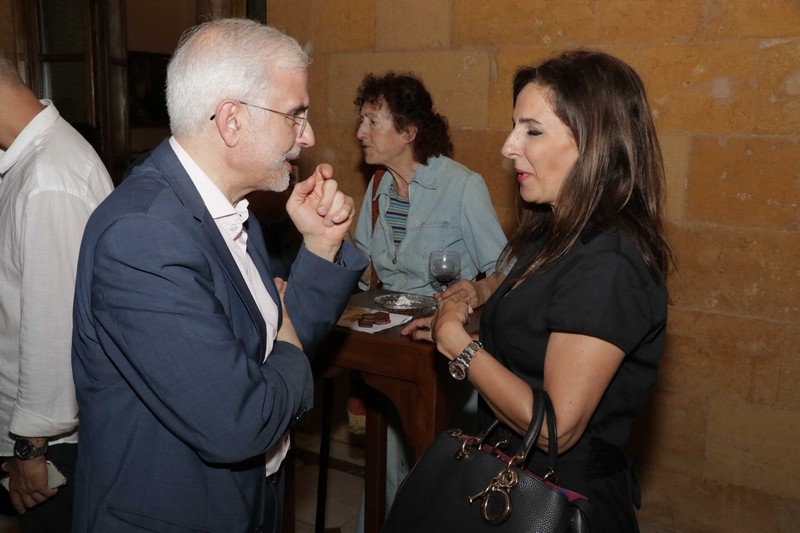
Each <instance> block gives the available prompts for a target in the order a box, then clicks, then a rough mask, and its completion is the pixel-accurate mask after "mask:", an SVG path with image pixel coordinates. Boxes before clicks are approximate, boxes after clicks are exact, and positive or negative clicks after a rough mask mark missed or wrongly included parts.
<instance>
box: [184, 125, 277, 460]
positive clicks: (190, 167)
mask: <svg viewBox="0 0 800 533" xmlns="http://www.w3.org/2000/svg"><path fill="white" fill-rule="evenodd" d="M169 144H170V146H171V147H172V149H173V151H174V152H175V155H176V156H177V157H178V160H179V161H180V162H181V165H183V168H184V170H186V172H187V174H189V178H191V180H192V183H194V186H195V187H196V188H197V192H199V193H200V196H201V197H202V199H203V203H204V204H205V206H206V209H208V212H209V213H210V214H211V217H212V218H213V219H214V222H216V224H217V229H219V232H220V234H221V235H222V238H223V239H224V240H225V243H226V244H227V245H228V249H229V250H230V252H231V255H232V256H233V259H234V260H235V261H236V265H237V266H238V267H239V271H240V272H241V273H242V277H243V278H244V280H245V283H247V288H248V289H250V294H251V295H252V296H253V299H254V300H255V301H256V304H257V305H258V309H259V311H261V316H262V317H263V318H264V321H265V322H266V325H267V345H266V351H265V353H264V358H263V361H266V360H267V357H269V354H270V352H271V351H272V345H273V343H274V342H275V337H276V336H277V334H278V305H277V303H276V302H275V301H273V300H272V297H271V296H270V295H269V292H267V289H266V287H265V286H264V281H263V280H262V279H261V276H260V275H259V273H258V270H257V269H256V265H255V263H253V259H252V258H251V257H250V254H248V253H247V232H245V231H244V228H243V224H244V223H245V222H246V221H247V218H248V216H249V212H248V211H247V206H248V205H249V204H248V201H247V200H240V201H239V202H237V203H236V205H235V206H234V205H232V204H231V203H230V201H228V199H227V198H226V197H225V195H224V194H223V193H222V191H220V190H219V187H217V186H216V185H215V184H214V182H213V181H211V179H210V178H209V177H208V175H206V173H205V172H203V169H201V168H200V166H199V165H198V164H197V163H196V162H195V161H194V160H193V159H192V157H191V156H190V155H189V154H188V153H187V152H186V150H184V149H183V147H182V146H181V145H180V144H179V143H178V141H177V140H175V137H170V139H169ZM288 452H289V435H288V433H287V434H286V435H284V436H283V437H282V438H281V439H280V440H279V441H278V442H276V443H275V444H274V445H273V446H272V447H271V448H270V449H269V450H267V452H266V463H267V464H266V473H267V475H271V474H274V473H275V472H277V471H278V468H280V465H281V463H282V462H283V459H284V458H285V457H286V454H287V453H288Z"/></svg>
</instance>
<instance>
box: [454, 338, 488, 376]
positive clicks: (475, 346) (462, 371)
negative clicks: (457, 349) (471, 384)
mask: <svg viewBox="0 0 800 533" xmlns="http://www.w3.org/2000/svg"><path fill="white" fill-rule="evenodd" d="M481 348H483V344H482V343H481V341H472V342H470V343H469V344H467V347H466V348H464V351H463V352H461V353H460V354H459V355H458V357H456V358H455V359H453V360H452V361H450V364H449V365H447V368H448V369H449V370H450V375H451V376H453V377H454V378H456V379H457V380H459V381H461V380H462V379H466V377H467V376H468V375H469V364H470V362H471V361H472V358H473V357H475V353H477V351H478V350H480V349H481Z"/></svg>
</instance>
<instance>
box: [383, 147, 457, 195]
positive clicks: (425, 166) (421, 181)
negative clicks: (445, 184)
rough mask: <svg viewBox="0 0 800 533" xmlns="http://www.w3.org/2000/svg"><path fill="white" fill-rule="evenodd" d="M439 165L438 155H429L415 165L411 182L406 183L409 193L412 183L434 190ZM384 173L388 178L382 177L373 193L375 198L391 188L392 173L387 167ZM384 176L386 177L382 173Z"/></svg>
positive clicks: (388, 191)
mask: <svg viewBox="0 0 800 533" xmlns="http://www.w3.org/2000/svg"><path fill="white" fill-rule="evenodd" d="M440 165H441V158H440V156H436V157H431V158H430V159H428V162H427V163H420V164H419V166H418V167H417V171H416V172H415V173H414V177H413V179H412V180H411V182H410V183H409V184H408V190H409V195H410V191H411V188H412V184H416V185H419V186H420V187H424V188H425V189H430V190H436V188H437V187H438V185H439V172H438V171H437V170H438V167H439V166H440ZM386 173H387V174H388V175H389V179H384V180H382V181H381V184H380V186H379V187H378V190H377V191H376V193H375V198H377V197H378V196H380V195H382V194H389V193H390V192H391V189H392V181H393V180H392V178H393V177H394V175H393V174H392V171H391V170H389V169H388V168H387V169H386ZM384 177H387V176H386V175H384Z"/></svg>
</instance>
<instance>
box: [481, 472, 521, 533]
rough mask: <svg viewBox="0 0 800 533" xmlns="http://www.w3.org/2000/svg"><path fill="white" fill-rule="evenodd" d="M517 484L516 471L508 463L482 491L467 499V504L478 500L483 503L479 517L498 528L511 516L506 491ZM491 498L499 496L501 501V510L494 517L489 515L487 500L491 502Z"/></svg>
mask: <svg viewBox="0 0 800 533" xmlns="http://www.w3.org/2000/svg"><path fill="white" fill-rule="evenodd" d="M518 482H519V477H518V475H517V471H516V470H514V469H513V467H512V466H511V462H509V463H508V465H507V466H506V467H505V468H504V469H503V470H501V471H500V472H499V473H498V474H497V475H496V476H495V477H494V478H492V480H491V481H490V482H489V485H488V486H487V487H486V488H485V489H483V491H481V492H479V493H478V494H476V495H474V496H470V497H469V503H472V502H474V501H475V500H477V499H479V498H480V499H481V500H482V501H483V503H481V516H483V519H484V520H486V521H487V522H489V523H490V524H491V525H493V526H499V525H500V524H502V523H503V522H505V521H506V520H508V517H509V516H510V515H511V498H510V497H509V495H508V491H510V490H511V489H512V488H514V487H515V486H516V485H517V483H518ZM492 496H499V497H500V498H502V500H503V505H502V509H501V510H500V512H499V513H498V514H497V515H495V516H491V515H490V514H489V512H490V509H489V500H491V498H492Z"/></svg>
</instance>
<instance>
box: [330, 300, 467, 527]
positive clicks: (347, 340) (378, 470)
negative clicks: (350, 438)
mask: <svg viewBox="0 0 800 533" xmlns="http://www.w3.org/2000/svg"><path fill="white" fill-rule="evenodd" d="M388 292H390V291H385V290H370V291H366V292H362V293H357V294H354V295H353V296H352V297H351V298H350V302H349V305H351V306H354V305H355V306H363V307H374V305H373V303H372V301H373V299H374V298H375V296H377V295H379V294H386V293H388ZM401 329H402V326H398V327H394V328H391V329H388V330H383V331H380V332H376V333H364V332H360V331H355V330H352V329H347V328H342V327H338V326H337V327H336V328H334V331H333V332H332V333H331V335H330V337H329V338H328V340H327V341H326V342H325V345H324V348H323V349H322V350H321V352H320V353H321V354H325V358H326V359H325V360H326V363H327V365H328V366H329V367H336V368H343V369H348V370H355V371H358V372H360V373H361V375H362V377H363V378H364V381H365V382H366V383H367V385H369V386H370V387H372V388H373V389H375V390H377V391H379V392H380V393H382V394H383V395H385V396H386V397H387V398H388V399H389V400H390V401H391V402H392V403H393V404H394V406H395V407H396V408H397V411H398V413H399V415H400V420H401V422H402V425H403V430H404V432H405V436H406V438H407V439H408V441H409V443H410V444H411V446H412V447H413V449H414V455H415V458H416V459H419V457H420V456H421V455H422V454H423V453H424V452H425V450H426V449H427V448H428V446H429V445H430V444H431V442H433V439H434V437H435V435H436V432H437V431H439V430H441V429H444V427H445V424H446V421H447V419H446V414H447V412H448V411H447V398H446V396H445V394H444V390H443V389H444V387H442V383H441V380H452V377H450V375H449V373H448V372H447V360H446V358H445V357H444V356H442V355H441V354H439V353H438V351H437V350H436V346H435V345H434V344H433V343H430V342H424V341H414V340H411V339H410V338H408V337H404V336H402V335H400V330H401ZM468 329H469V330H470V331H476V330H477V329H478V316H477V314H476V315H473V317H472V320H471V321H470V326H469V328H468ZM365 404H366V408H367V417H366V418H367V420H366V422H367V434H366V455H365V466H366V468H365V470H366V473H365V489H366V493H365V517H364V518H365V523H364V525H365V531H366V533H373V532H375V533H377V532H378V531H380V527H381V525H382V524H383V520H384V509H385V507H386V425H387V422H386V415H385V413H384V412H382V410H381V409H380V404H379V403H376V402H373V401H370V399H369V398H367V399H366V402H365Z"/></svg>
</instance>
